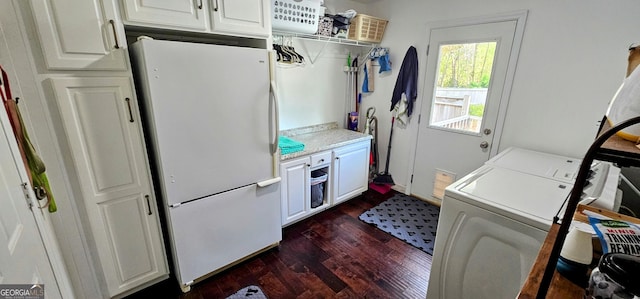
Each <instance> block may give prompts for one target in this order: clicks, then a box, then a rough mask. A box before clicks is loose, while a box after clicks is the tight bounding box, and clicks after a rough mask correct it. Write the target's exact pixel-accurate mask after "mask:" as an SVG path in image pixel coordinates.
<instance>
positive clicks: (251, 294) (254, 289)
mask: <svg viewBox="0 0 640 299" xmlns="http://www.w3.org/2000/svg"><path fill="white" fill-rule="evenodd" d="M240 298H251V299H267V296H266V295H265V294H264V293H263V292H262V289H261V288H260V287H258V286H248V287H246V288H244V289H241V290H239V291H237V292H236V293H235V294H233V295H231V296H229V297H227V298H226V299H240Z"/></svg>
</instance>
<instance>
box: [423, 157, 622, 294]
mask: <svg viewBox="0 0 640 299" xmlns="http://www.w3.org/2000/svg"><path fill="white" fill-rule="evenodd" d="M547 155H548V154H546V153H539V152H533V151H529V150H520V149H509V152H507V153H501V154H500V155H497V156H496V157H494V158H495V159H492V160H491V161H489V162H487V163H486V164H485V165H484V166H482V167H480V168H478V169H477V170H475V171H473V172H472V173H470V174H469V175H466V176H465V177H463V178H461V179H460V180H458V181H456V182H455V183H453V184H451V185H450V186H449V187H447V189H446V190H445V197H444V199H443V201H442V207H441V209H440V218H439V222H438V230H437V235H436V241H435V248H434V254H433V265H432V268H431V276H430V279H429V287H428V289H427V298H428V299H438V298H442V299H449V298H455V299H457V298H474V299H476V298H491V299H495V298H515V297H516V296H517V294H518V292H519V290H520V288H521V286H522V284H523V283H524V281H525V279H526V278H527V275H528V273H529V270H530V268H531V266H532V265H533V262H534V261H535V258H536V256H537V254H538V251H539V250H540V247H541V245H542V243H543V242H544V239H545V237H546V233H547V231H548V230H549V228H550V227H551V223H552V221H553V217H554V216H555V215H556V214H557V213H558V211H559V210H561V208H562V206H563V203H564V201H565V200H566V199H567V197H568V196H569V193H570V191H571V188H572V187H573V184H572V182H573V181H574V179H575V176H576V175H577V169H578V167H579V165H580V162H581V161H580V160H575V159H574V160H573V162H566V161H567V159H570V158H566V157H561V156H556V155H549V156H547ZM558 157H560V158H561V159H559V158H558ZM519 159H520V162H518V160H519ZM507 162H508V163H507ZM573 165H575V166H573ZM554 169H555V170H554ZM596 173H598V172H596ZM599 173H604V172H603V171H600V172H599ZM598 177H600V175H595V174H594V178H598ZM615 183H616V184H617V182H615Z"/></svg>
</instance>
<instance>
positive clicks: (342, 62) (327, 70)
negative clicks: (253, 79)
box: [276, 0, 376, 130]
mask: <svg viewBox="0 0 640 299" xmlns="http://www.w3.org/2000/svg"><path fill="white" fill-rule="evenodd" d="M325 7H326V8H327V11H326V12H327V13H331V14H335V13H338V12H344V11H346V10H347V9H355V10H356V11H357V12H359V13H365V14H370V15H376V14H375V10H373V9H372V8H373V7H372V6H371V5H368V6H367V5H364V4H362V3H357V2H353V1H349V0H344V1H343V0H325ZM284 41H285V43H288V42H291V43H292V45H293V47H294V48H295V50H296V52H298V53H300V54H302V55H303V56H304V57H305V60H306V64H305V65H303V66H292V65H287V64H280V63H278V64H276V82H277V84H278V90H279V95H280V129H281V130H286V129H291V128H297V127H303V126H309V125H316V124H322V123H328V122H337V123H338V124H339V125H342V124H343V122H344V120H345V119H346V114H345V113H344V111H346V107H345V106H346V103H345V98H346V82H347V77H346V73H345V72H344V71H343V66H346V64H347V56H348V54H349V53H351V56H352V57H355V56H356V55H357V54H360V55H361V56H364V55H366V54H367V52H368V51H369V48H367V47H364V48H363V47H358V46H345V45H337V44H333V43H329V44H326V47H325V42H323V41H314V40H300V39H296V38H286V37H285V38H284ZM312 59H314V60H315V61H314V62H313V63H311V62H310V60H312ZM360 80H361V79H360ZM360 82H362V81H360Z"/></svg>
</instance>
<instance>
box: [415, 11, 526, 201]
mask: <svg viewBox="0 0 640 299" xmlns="http://www.w3.org/2000/svg"><path fill="white" fill-rule="evenodd" d="M518 22H519V21H517V20H506V21H500V22H487V23H482V24H474V25H463V26H454V27H445V28H437V29H433V30H431V36H430V40H429V53H428V57H427V70H426V76H425V89H424V93H425V96H424V99H425V100H424V103H423V104H422V109H421V121H420V124H419V132H418V139H417V145H416V153H415V160H414V165H413V177H412V183H411V193H412V194H415V195H416V196H419V197H422V198H430V199H442V195H443V188H444V187H446V185H447V184H448V183H449V182H453V181H454V180H455V178H456V177H458V178H459V177H462V176H464V175H466V174H467V173H469V172H471V171H472V170H474V169H476V168H478V167H479V166H481V165H482V163H484V162H485V161H487V160H488V159H489V157H490V154H495V150H497V147H496V148H495V149H494V150H492V146H494V143H497V142H498V141H499V136H498V135H496V129H500V127H499V126H497V124H499V123H501V120H500V118H503V117H504V114H503V113H504V111H503V109H504V108H505V107H506V103H507V101H508V92H509V90H510V82H511V79H510V78H511V76H512V74H513V70H514V65H515V61H516V57H517V52H518V51H517V50H518V49H519V40H520V38H519V36H518V35H517V34H516V32H519V31H517V30H516V29H517V26H518ZM514 41H516V42H515V43H514ZM478 87H480V88H478ZM434 186H438V187H437V188H436V187H434Z"/></svg>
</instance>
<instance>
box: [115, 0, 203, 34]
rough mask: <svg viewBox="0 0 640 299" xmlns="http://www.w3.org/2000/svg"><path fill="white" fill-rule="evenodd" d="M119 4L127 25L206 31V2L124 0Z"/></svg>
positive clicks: (191, 0) (192, 0) (188, 0)
mask: <svg viewBox="0 0 640 299" xmlns="http://www.w3.org/2000/svg"><path fill="white" fill-rule="evenodd" d="M120 3H122V18H123V19H124V20H126V21H127V23H131V24H139V25H142V26H149V25H160V26H166V27H169V28H174V29H182V30H184V29H189V30H197V31H206V30H207V18H206V15H205V12H206V11H207V3H206V0H196V1H194V0H126V1H121V2H120Z"/></svg>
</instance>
